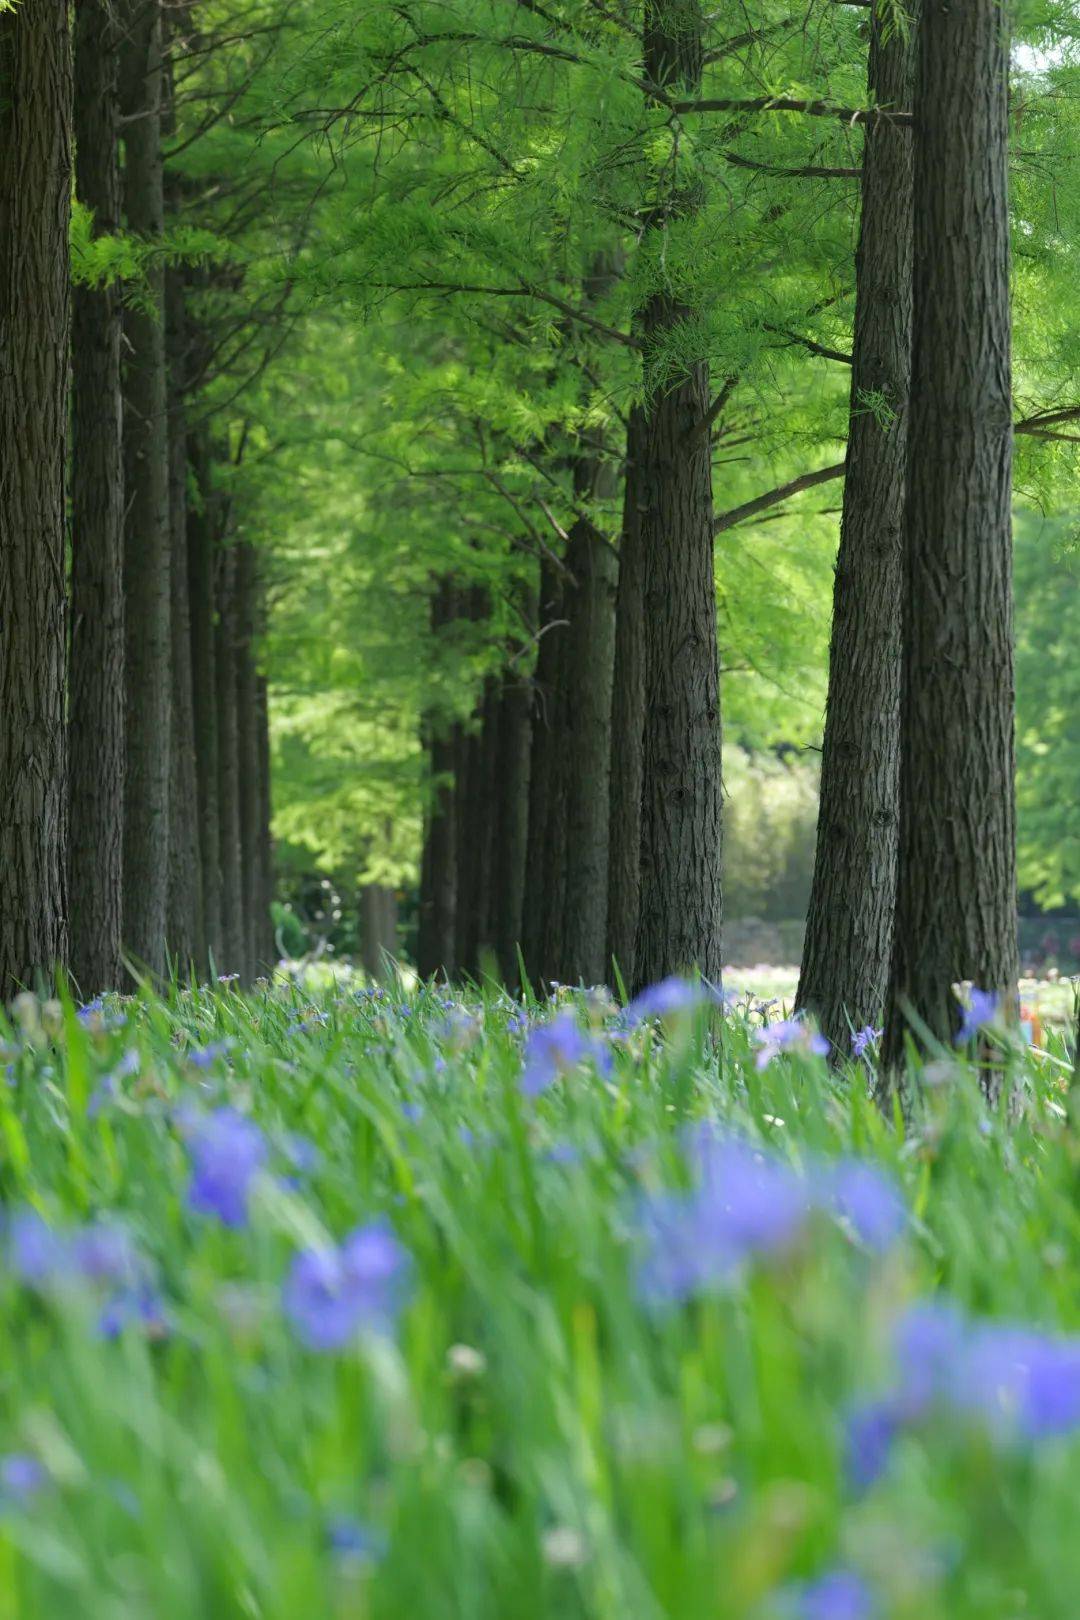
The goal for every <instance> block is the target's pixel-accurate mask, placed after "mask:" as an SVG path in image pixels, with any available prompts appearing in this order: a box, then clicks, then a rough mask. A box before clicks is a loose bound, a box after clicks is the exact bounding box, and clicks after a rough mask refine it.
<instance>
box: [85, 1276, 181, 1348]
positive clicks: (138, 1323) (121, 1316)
mask: <svg viewBox="0 0 1080 1620" xmlns="http://www.w3.org/2000/svg"><path fill="white" fill-rule="evenodd" d="M127 1327H137V1328H141V1329H142V1331H143V1332H144V1333H145V1334H146V1335H147V1337H148V1338H151V1339H160V1338H162V1337H163V1336H164V1334H166V1333H167V1332H168V1320H167V1318H166V1315H165V1306H164V1304H163V1303H162V1300H161V1296H160V1294H158V1292H157V1290H156V1289H154V1288H152V1287H151V1286H150V1284H149V1283H146V1282H143V1283H139V1284H138V1285H137V1286H136V1287H134V1288H124V1289H121V1290H120V1292H118V1293H116V1294H114V1295H113V1296H112V1298H111V1299H110V1300H109V1301H108V1302H107V1304H106V1305H105V1307H104V1309H103V1310H102V1312H101V1315H100V1316H99V1317H98V1324H97V1330H98V1333H99V1334H100V1335H101V1337H102V1338H103V1339H118V1338H119V1337H120V1335H121V1334H122V1333H123V1331H124V1329H125V1328H127Z"/></svg>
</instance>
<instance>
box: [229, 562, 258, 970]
mask: <svg viewBox="0 0 1080 1620" xmlns="http://www.w3.org/2000/svg"><path fill="white" fill-rule="evenodd" d="M257 589H258V581H257V572H256V559H255V553H254V551H253V550H252V548H251V546H250V545H249V544H247V543H246V542H244V541H241V542H240V543H239V544H238V545H237V548H236V652H235V657H236V750H237V792H238V799H239V813H240V896H241V905H242V907H243V966H242V968H241V970H240V971H241V973H242V975H243V977H244V980H245V982H248V981H250V980H251V979H252V978H254V976H255V953H256V941H257V939H258V936H259V928H260V922H261V919H260V917H259V915H258V908H259V905H260V888H261V885H260V882H259V817H260V804H259V734H258V709H257V677H256V673H255V626H256V619H257V611H256V593H257Z"/></svg>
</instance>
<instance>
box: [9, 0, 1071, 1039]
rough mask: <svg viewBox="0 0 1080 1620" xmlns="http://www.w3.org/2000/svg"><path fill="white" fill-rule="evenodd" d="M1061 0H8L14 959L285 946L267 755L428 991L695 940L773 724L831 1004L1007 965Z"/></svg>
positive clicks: (1055, 521) (1057, 858) (318, 852)
mask: <svg viewBox="0 0 1080 1620" xmlns="http://www.w3.org/2000/svg"><path fill="white" fill-rule="evenodd" d="M69 22H70V23H71V26H70V27H69ZM1010 27H1011V29H1012V35H1013V37H1012V39H1011V40H1010V36H1009V28H1010ZM1078 39H1080V21H1078V19H1077V17H1076V14H1075V11H1074V9H1073V8H1072V7H1071V6H1069V5H1067V4H1066V5H1058V4H1055V3H1054V0H1037V3H1033V4H1023V5H1021V6H1019V7H1018V8H1017V10H1016V12H1015V14H1014V15H1012V16H1011V17H1010V18H1006V17H1005V15H1004V13H1003V11H1002V8H1001V7H1000V5H999V4H998V3H997V0H965V3H964V4H962V5H956V4H945V3H943V0H924V3H923V4H922V7H921V10H919V11H918V13H917V14H916V13H915V12H914V11H912V9H911V8H910V7H905V6H904V5H903V4H901V0H874V3H873V4H866V3H864V0H853V3H840V0H810V3H809V4H807V5H806V6H805V7H802V8H795V10H794V11H792V10H791V9H790V8H789V7H788V6H787V5H786V4H783V3H779V0H778V3H776V4H774V3H772V0H761V3H754V4H750V5H747V4H739V5H735V4H731V5H722V6H719V7H717V8H715V9H709V8H706V7H705V6H704V5H702V4H701V3H700V0H645V3H644V4H642V5H638V4H634V3H630V0H550V3H547V0H544V3H541V0H442V3H437V0H400V3H395V4H393V5H390V4H387V3H385V0H360V3H356V0H350V3H348V4H339V3H338V0H253V3H247V0H168V3H165V0H76V4H75V6H74V8H73V14H72V16H71V17H70V18H69V8H68V7H67V5H66V4H62V3H60V0H18V3H17V4H14V5H11V4H10V3H8V4H5V3H4V0H0V624H2V634H3V658H2V660H0V713H2V715H3V725H2V728H0V869H2V872H3V878H2V888H0V985H2V988H3V993H4V995H5V997H10V995H12V994H13V993H14V991H15V990H16V988H17V987H18V986H20V985H24V984H33V983H35V982H36V981H38V980H39V979H40V978H42V977H43V976H44V977H46V978H47V977H48V976H49V975H51V974H52V973H53V971H54V970H55V968H56V967H57V966H61V967H64V968H66V969H67V970H68V971H69V972H70V975H71V977H72V979H73V980H74V982H75V984H76V986H77V988H78V991H79V993H80V995H81V996H83V997H89V996H91V995H93V994H95V993H97V992H99V991H101V990H104V989H107V988H111V987H116V986H118V985H121V984H122V983H124V982H130V978H131V975H132V974H133V973H134V974H138V973H140V972H145V971H149V972H150V973H151V974H152V975H158V976H160V975H162V974H164V973H166V972H167V971H168V970H169V968H170V967H171V966H175V967H176V968H177V969H178V970H179V971H180V972H181V973H182V974H186V973H187V972H188V971H189V970H190V969H194V970H195V971H196V972H197V973H199V974H205V973H206V972H208V971H214V972H217V973H218V974H232V973H236V974H239V975H240V976H241V977H242V978H244V979H245V980H247V979H250V978H251V977H252V976H253V975H254V974H255V973H256V972H257V971H258V970H259V968H260V967H261V966H263V965H265V964H266V963H267V962H269V961H272V960H273V959H274V958H275V956H276V954H277V953H276V946H275V942H274V938H273V931H272V929H271V926H270V901H271V885H272V879H271V837H270V825H271V781H270V777H271V758H273V762H274V803H275V818H274V824H275V829H276V833H277V836H278V839H279V843H280V845H281V846H282V848H292V849H294V850H295V849H300V848H305V849H306V850H307V851H308V852H309V855H310V859H311V861H312V862H314V861H321V862H322V863H323V864H324V866H325V867H326V868H327V869H335V868H336V869H338V870H348V871H351V872H352V873H353V874H354V876H355V875H363V876H364V877H365V878H366V880H367V881H368V882H369V883H370V884H375V885H377V884H379V883H380V882H383V883H386V884H391V883H396V882H397V881H399V879H401V877H402V876H403V875H407V874H408V872H409V870H410V868H411V867H415V870H416V872H417V874H418V878H419V937H418V948H417V958H418V960H417V967H418V968H419V971H420V973H421V974H422V975H423V976H425V977H427V976H431V975H435V974H442V973H445V974H447V975H476V974H478V973H480V972H482V971H485V972H486V971H497V972H498V974H499V975H501V977H502V978H503V979H504V981H505V982H507V983H508V984H517V983H518V982H519V980H520V974H521V968H522V965H523V966H524V970H525V972H526V974H527V975H528V978H529V980H530V981H531V982H532V983H534V984H541V983H550V982H552V981H569V982H572V983H576V982H579V981H583V982H585V983H599V982H602V981H604V980H607V981H609V982H612V983H616V984H620V985H622V986H623V987H625V988H626V989H636V988H640V987H641V986H642V985H645V984H649V983H652V982H655V981H657V980H661V979H663V978H665V976H667V975H669V974H672V973H675V972H679V971H684V970H688V969H696V970H698V971H700V973H701V974H702V975H703V976H704V977H705V978H706V979H707V980H709V981H710V982H712V983H719V980H720V977H721V969H722V965H723V962H724V945H723V930H722V912H723V904H722V894H721V888H722V883H721V874H722V848H723V820H724V806H723V797H724V789H723V780H724V751H723V746H724V743H725V742H726V743H728V744H730V745H733V746H738V747H750V748H754V747H762V746H773V745H775V744H777V743H781V742H782V743H786V744H788V745H793V746H796V747H804V746H805V747H809V748H813V747H816V746H817V745H818V744H819V743H820V744H821V748H822V751H821V778H820V795H821V796H820V810H819V819H818V833H817V846H816V857H815V866H814V875H813V883H812V891H811V898H810V906H809V920H808V926H807V934H806V947H805V952H804V960H803V964H802V979H801V984H800V989H799V1004H800V1006H801V1007H802V1008H804V1009H807V1010H809V1011H811V1012H812V1013H813V1014H814V1015H815V1016H816V1017H817V1018H818V1020H819V1021H820V1023H821V1026H822V1028H823V1030H824V1032H825V1034H826V1035H827V1036H828V1037H829V1039H830V1040H831V1041H832V1042H833V1043H834V1045H835V1046H836V1048H837V1049H838V1050H844V1051H846V1050H847V1048H848V1043H849V1036H850V1033H851V1031H852V1030H853V1029H860V1028H862V1027H863V1026H865V1025H877V1024H878V1023H880V1022H881V1021H882V1019H883V1017H885V1018H886V1020H887V1031H888V1033H887V1037H886V1042H887V1045H886V1052H887V1055H890V1060H891V1061H895V1060H898V1059H899V1056H900V1054H901V1052H902V1045H903V1041H904V1039H905V1038H906V1036H907V1034H908V1033H909V1032H910V1030H911V1029H912V1028H915V1029H917V1031H918V1032H919V1034H920V1037H921V1036H937V1037H941V1038H949V1036H950V1035H951V1033H952V1031H953V1029H954V1027H955V1024H956V1021H957V1019H958V1017H959V1011H958V1008H957V1005H956V1002H955V998H954V996H953V993H952V986H953V985H954V984H955V983H957V982H958V981H963V980H968V981H974V982H975V983H976V984H977V985H979V986H981V987H983V988H984V989H986V990H988V991H991V992H996V993H998V994H1001V995H1002V996H1004V997H1005V998H1006V999H1009V998H1011V997H1012V996H1013V994H1014V988H1013V987H1014V986H1015V982H1016V978H1017V972H1018V958H1017V944H1016V893H1017V867H1016V850H1017V826H1016V802H1017V800H1016V792H1015V790H1014V751H1015V750H1014V708H1015V703H1014V688H1015V676H1014V650H1015V649H1017V648H1018V655H1019V659H1020V664H1021V669H1022V670H1024V669H1026V670H1027V672H1028V673H1027V675H1026V676H1025V677H1024V679H1025V680H1026V682H1027V684H1026V686H1024V687H1023V689H1022V692H1021V701H1022V705H1023V707H1022V711H1021V724H1020V728H1019V732H1018V733H1017V734H1016V735H1017V737H1018V742H1019V748H1020V766H1021V769H1020V775H1019V794H1020V805H1021V813H1022V817H1023V818H1024V819H1022V822H1021V843H1020V854H1021V863H1022V865H1021V877H1022V879H1023V881H1024V883H1025V884H1026V885H1027V886H1029V887H1040V886H1041V888H1042V890H1043V892H1045V894H1046V895H1047V896H1049V897H1051V898H1053V899H1058V900H1060V899H1064V898H1068V897H1070V896H1073V895H1075V894H1076V893H1077V892H1078V890H1080V855H1078V852H1077V847H1078V841H1077V831H1076V819H1075V810H1074V808H1073V805H1074V801H1075V796H1076V795H1075V781H1076V774H1075V773H1076V770H1077V768H1078V766H1080V737H1078V734H1077V723H1076V714H1077V712H1078V709H1077V699H1080V691H1078V686H1080V674H1078V671H1080V662H1078V661H1077V659H1076V655H1075V629H1076V628H1077V612H1078V608H1077V596H1076V590H1075V578H1074V575H1073V572H1072V564H1071V561H1070V558H1069V550H1070V536H1071V526H1070V513H1071V512H1073V511H1075V510H1076V508H1077V504H1078V503H1077V499H1076V493H1075V492H1076V487H1077V484H1076V481H1077V474H1078V464H1077V458H1076V449H1075V447H1076V443H1077V440H1078V438H1080V434H1078V433H1077V431H1076V425H1077V423H1078V422H1080V310H1078V306H1077V301H1076V286H1077V273H1076V272H1077V241H1078V239H1080V236H1078V233H1080V186H1078V184H1077V177H1076V163H1077V156H1078V153H1080V114H1078V111H1077V95H1078V93H1080V77H1078V68H1080V54H1078V45H1077V40H1078ZM1014 505H1015V506H1016V507H1017V508H1018V509H1020V508H1022V509H1023V511H1022V515H1021V517H1020V520H1019V521H1018V524H1017V549H1016V555H1017V573H1018V579H1019V582H1020V586H1021V590H1020V596H1019V610H1018V612H1019V616H1018V618H1017V621H1016V623H1017V625H1018V626H1019V633H1018V634H1017V633H1016V630H1015V629H1014V615H1013V552H1014V546H1013V524H1012V511H1013V507H1014ZM837 534H839V551H838V553H836V552H835V548H836V545H837ZM834 555H835V568H834V567H833V561H834ZM829 624H831V639H830V637H829V633H828V626H829ZM1069 626H1072V630H1071V631H1070V630H1069ZM827 641H828V642H829V655H828V665H827V672H828V673H827V689H826V681H825V668H826V666H825V659H824V649H825V645H826V642H827ZM826 697H827V706H826ZM722 707H723V708H724V709H725V711H726V713H725V724H724V725H722V719H721V709H722ZM823 712H824V716H825V719H824V732H823V736H822V735H821V724H822V713H823ZM271 713H272V714H273V728H272V729H273V744H272V746H271V734H270V733H271V724H270V715H271ZM912 1012H914V1013H915V1014H917V1018H916V1020H915V1021H914V1023H912V1022H909V1015H910V1014H911V1013H912Z"/></svg>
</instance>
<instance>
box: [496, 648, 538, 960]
mask: <svg viewBox="0 0 1080 1620" xmlns="http://www.w3.org/2000/svg"><path fill="white" fill-rule="evenodd" d="M531 740H532V685H531V682H530V681H529V679H528V676H527V675H526V674H525V673H524V672H522V671H519V670H516V669H511V670H508V671H507V672H506V674H505V675H504V676H503V682H502V692H501V695H500V698H499V740H498V750H499V752H498V769H497V771H496V780H495V820H494V837H493V850H492V884H491V887H492V927H491V937H492V942H493V946H494V950H495V955H496V958H497V960H498V964H499V976H500V978H501V979H502V981H503V983H504V984H505V985H507V986H508V987H509V988H511V989H513V988H515V987H516V986H517V983H518V980H519V978H520V970H519V967H518V950H519V948H520V946H521V931H522V914H523V907H524V904H525V854H526V846H527V843H528V833H529V748H530V743H531Z"/></svg>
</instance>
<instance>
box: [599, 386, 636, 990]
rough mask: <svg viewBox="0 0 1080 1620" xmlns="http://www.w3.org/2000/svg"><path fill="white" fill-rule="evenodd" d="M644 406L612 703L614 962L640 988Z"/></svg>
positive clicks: (629, 488)
mask: <svg viewBox="0 0 1080 1620" xmlns="http://www.w3.org/2000/svg"><path fill="white" fill-rule="evenodd" d="M644 421H645V419H644V416H643V414H642V410H641V407H640V406H639V405H633V406H631V409H630V418H629V422H628V424H627V432H626V472H625V475H624V484H623V521H622V539H621V543H620V546H619V588H618V596H617V599H616V608H615V669H614V675H613V681H612V697H611V817H610V822H611V825H610V833H609V845H608V915H607V961H606V964H605V965H606V968H607V971H608V972H610V971H611V970H612V966H613V965H614V967H617V968H618V971H619V973H620V975H621V977H622V980H623V983H624V984H633V983H634V945H635V936H636V934H637V920H638V901H639V897H640V890H641V774H642V743H643V741H644V732H645V597H644V572H645V556H644V550H643V546H642V540H643V535H644V530H643V526H642V522H641V507H642V502H643V499H644V493H645V492H644V491H643V489H642V486H641V474H642V448H643V447H642V435H643V432H644Z"/></svg>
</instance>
